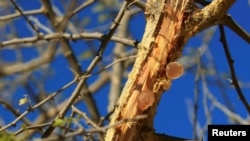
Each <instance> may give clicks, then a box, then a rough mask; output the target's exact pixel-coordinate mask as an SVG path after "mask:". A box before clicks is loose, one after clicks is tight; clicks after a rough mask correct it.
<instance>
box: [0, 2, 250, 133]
mask: <svg viewBox="0 0 250 141" xmlns="http://www.w3.org/2000/svg"><path fill="white" fill-rule="evenodd" d="M54 2H55V1H54ZM18 3H19V4H20V6H21V7H22V8H23V9H25V10H31V9H36V8H39V6H40V3H39V2H37V1H32V2H31V1H29V2H28V1H24V0H18ZM59 9H62V7H61V6H59ZM248 13H250V7H249V4H248V2H247V1H243V0H239V1H236V3H235V4H234V5H233V7H232V8H231V9H230V11H229V14H230V15H231V16H232V17H233V19H234V20H235V21H236V22H237V23H238V24H239V25H241V26H242V27H243V28H244V29H245V30H246V31H250V26H249V25H250V18H249V14H248ZM80 16H83V17H85V16H89V17H90V18H91V20H92V22H93V23H96V24H89V25H86V27H85V28H86V29H87V30H88V29H92V28H93V27H96V26H102V25H104V24H107V23H99V25H98V22H95V21H96V20H97V18H96V15H95V14H91V8H87V9H86V10H84V11H82V12H81V13H80ZM37 17H38V18H39V20H41V22H44V23H46V18H45V17H44V16H39V15H38V16H37ZM14 23H15V25H16V27H17V31H18V37H29V36H31V33H30V32H27V30H23V29H22V27H23V26H26V27H27V24H25V21H23V20H22V19H18V20H16V21H15V22H14ZM144 27H145V19H144V17H143V13H142V12H141V13H139V14H137V15H135V17H134V18H133V19H132V21H131V23H130V25H129V28H130V30H131V31H132V32H131V38H134V39H136V40H140V39H141V37H142V35H143V32H144ZM77 28H81V27H77ZM212 30H215V32H214V34H213V36H212V38H211V40H210V41H209V43H208V49H209V51H210V55H211V56H212V58H213V61H209V60H208V58H207V57H206V55H204V56H202V57H201V61H202V63H203V65H204V67H208V69H209V66H208V65H209V64H210V63H214V65H215V66H216V68H217V69H218V70H217V72H216V74H213V75H210V76H208V77H207V79H208V80H210V81H209V82H208V85H209V90H210V91H211V93H212V94H213V95H214V96H215V97H216V98H217V99H218V100H220V101H221V102H222V103H223V100H222V95H221V89H224V90H225V92H226V95H227V96H228V97H229V99H230V101H231V103H232V105H233V106H234V108H235V110H236V111H237V113H238V114H240V115H241V116H242V117H243V118H246V117H247V111H246V110H245V107H244V106H243V104H242V103H241V101H240V100H239V99H238V96H237V93H236V91H235V89H234V88H233V87H232V86H230V83H229V81H228V79H230V71H229V67H228V64H227V60H226V57H225V53H224V51H223V47H222V44H221V42H220V41H219V39H220V35H219V31H218V28H217V27H213V28H212ZM225 31H226V36H227V40H228V44H229V47H230V51H231V55H232V57H233V59H234V61H235V62H234V67H235V70H236V74H237V77H238V80H239V82H242V83H243V84H248V85H249V81H250V73H249V72H250V65H249V63H248V61H247V60H249V58H250V56H249V53H250V47H249V44H248V43H246V42H245V41H244V40H243V39H241V38H240V37H239V36H238V35H236V34H235V33H234V32H232V31H231V30H229V29H228V28H227V27H226V28H225ZM205 35H206V33H205V32H202V33H199V34H198V35H196V36H195V37H193V38H192V39H190V40H189V41H188V43H187V44H186V46H185V48H184V51H183V57H190V56H192V55H194V54H190V52H191V51H194V52H195V51H197V49H198V48H200V46H201V43H202V39H203V37H204V36H205ZM98 44H99V42H98V41H97V42H96V46H97V47H98ZM71 45H72V46H73V49H74V51H75V53H76V54H77V55H80V54H81V53H82V52H83V51H86V48H87V47H86V46H87V44H86V43H85V42H84V41H82V42H76V43H74V42H71ZM112 45H113V44H112V43H111V44H109V46H108V48H107V50H106V51H105V55H110V53H109V51H110V49H112ZM128 48H130V47H128ZM96 49H97V48H96ZM22 52H23V53H24V54H25V58H24V60H25V61H26V60H30V59H31V58H35V57H36V56H37V53H36V51H35V50H34V49H33V50H32V49H22ZM0 53H1V56H2V58H4V59H5V60H8V61H10V62H11V61H13V60H14V54H13V52H12V51H11V50H3V51H1V52H0ZM90 61H91V58H89V59H85V60H83V61H81V63H82V64H81V65H82V68H83V70H84V69H86V67H87V66H88V65H89V63H90ZM104 63H106V64H107V62H104ZM67 65H68V64H67V63H66V60H65V59H64V58H63V56H62V55H59V56H58V57H56V58H55V60H54V61H53V63H52V64H51V66H50V67H51V68H53V69H55V70H56V71H55V74H53V75H52V76H51V78H49V79H48V80H46V81H45V82H46V84H45V85H44V86H45V89H46V90H47V91H49V92H51V93H52V92H55V91H56V90H58V89H59V88H60V87H62V86H63V85H65V84H66V83H68V82H69V81H71V80H72V79H73V76H72V73H71V71H70V70H69V69H68V67H67ZM58 70H60V71H58ZM195 72H196V66H193V67H192V69H188V70H186V71H185V74H184V75H183V76H182V77H181V78H179V79H177V80H174V81H173V84H172V87H171V89H170V90H169V91H167V92H165V93H164V94H163V96H162V99H161V102H160V104H159V108H158V110H157V114H156V118H155V123H154V125H155V130H156V131H157V132H158V133H166V134H169V135H173V136H179V137H185V138H192V136H193V131H192V129H193V127H192V124H191V119H190V113H189V112H192V107H190V104H192V102H193V101H194V93H195V87H196V86H195V85H196V84H195ZM36 75H42V74H39V73H38V74H36ZM62 76H63V77H62ZM215 77H217V78H218V79H219V80H220V81H221V82H222V83H223V87H219V86H218V85H217V84H216V83H215V81H214V80H215ZM38 78H39V77H38ZM9 79H10V80H11V79H13V78H9ZM95 79H98V77H97V76H93V77H90V78H89V79H88V82H89V83H90V82H92V81H93V80H95ZM74 86H75V85H74ZM74 86H72V87H70V88H69V89H67V90H66V91H64V92H63V95H62V96H67V95H69V94H71V93H72V91H73V89H74ZM199 86H200V87H201V86H202V83H200V84H199ZM249 90H250V89H249V87H242V91H243V93H244V94H245V96H246V98H247V99H248V101H250V95H249V94H248V93H249ZM108 92H109V85H108V84H107V85H106V86H105V87H103V89H102V90H100V91H98V92H97V94H95V99H96V102H97V103H98V104H97V105H98V108H100V110H101V115H102V116H105V115H106V109H107V108H106V105H107V102H108V100H107V95H106V94H107V93H108ZM2 93H4V92H2ZM25 93H27V92H26V91H25V90H24V89H23V88H22V87H19V88H17V90H16V91H14V92H13V93H11V94H13V95H14V97H13V98H10V100H11V101H12V103H13V104H14V105H16V107H18V100H19V99H20V98H22V97H23V95H24V94H25ZM202 97H203V94H202V92H201V93H200V95H199V98H198V99H199V101H198V104H199V108H198V121H199V123H200V124H201V126H205V125H204V124H205V123H206V117H205V115H204V110H203V107H202V102H203V101H202V100H203V99H202ZM80 107H81V109H82V110H83V111H84V110H86V107H85V106H84V105H83V104H81V105H80ZM18 108H19V110H20V111H24V110H25V109H26V108H25V107H18ZM0 112H1V113H3V114H1V117H2V118H3V119H4V122H5V124H6V123H8V122H11V121H12V120H13V119H14V117H13V115H12V114H10V113H9V112H7V111H6V109H5V108H3V107H2V106H0ZM36 114H37V113H36V112H35V113H33V115H36ZM191 114H192V113H191ZM33 115H32V113H31V114H29V117H31V118H34V116H33ZM212 117H213V118H212V123H214V124H229V123H230V121H229V120H228V118H227V117H226V116H225V114H224V113H222V112H221V111H220V110H218V109H215V110H214V111H213V113H212ZM0 123H1V122H0Z"/></svg>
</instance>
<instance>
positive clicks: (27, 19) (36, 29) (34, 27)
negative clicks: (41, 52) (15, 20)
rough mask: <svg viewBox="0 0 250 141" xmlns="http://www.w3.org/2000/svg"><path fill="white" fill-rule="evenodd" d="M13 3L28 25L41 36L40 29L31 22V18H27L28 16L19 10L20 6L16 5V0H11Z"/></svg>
mask: <svg viewBox="0 0 250 141" xmlns="http://www.w3.org/2000/svg"><path fill="white" fill-rule="evenodd" d="M10 1H11V3H12V4H13V6H14V7H15V9H16V10H17V11H18V12H20V14H21V15H22V17H23V18H24V19H25V20H26V21H27V22H28V24H29V25H30V26H31V27H32V28H33V29H34V30H35V31H36V33H37V36H40V33H41V32H40V31H39V29H38V28H37V27H36V26H35V25H34V24H33V23H32V22H31V21H30V20H29V18H27V16H25V15H24V14H23V11H22V10H21V9H20V8H19V6H18V5H17V4H16V2H14V0H10Z"/></svg>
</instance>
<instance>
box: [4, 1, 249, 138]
mask: <svg viewBox="0 0 250 141" xmlns="http://www.w3.org/2000/svg"><path fill="white" fill-rule="evenodd" d="M22 2H24V1H14V0H10V1H1V3H0V4H1V7H3V8H2V9H3V10H2V12H1V13H2V14H1V16H0V22H1V30H2V33H3V34H2V35H4V36H1V42H0V47H1V68H0V76H1V87H0V89H1V93H2V94H1V95H0V96H1V99H0V102H1V106H3V107H5V109H7V110H8V112H10V113H12V114H13V115H14V116H15V117H14V118H13V119H11V121H8V120H7V119H4V118H2V120H3V121H4V124H2V125H1V129H0V131H1V136H0V137H1V138H5V140H7V139H8V140H11V139H13V140H14V139H17V138H18V140H20V139H21V140H26V139H31V138H34V137H39V138H43V140H59V139H72V138H73V139H76V140H77V139H81V138H84V139H85V140H107V141H110V140H119V141H122V140H173V141H174V140H175V141H179V140H185V139H182V138H178V137H172V136H168V135H162V134H157V133H155V131H154V128H153V120H154V116H155V114H156V110H157V105H158V103H159V102H160V99H161V96H162V93H163V92H164V91H167V90H168V89H169V88H170V87H171V83H172V80H173V79H175V78H178V77H179V76H180V75H181V74H182V71H183V66H184V68H185V70H187V71H188V70H189V69H190V68H193V67H194V66H197V69H196V71H195V82H196V83H195V84H196V89H195V93H194V101H195V102H194V113H193V117H194V118H193V127H194V128H193V130H194V131H193V132H194V137H193V138H194V139H201V138H202V137H203V136H204V134H205V132H206V128H204V130H203V131H201V132H200V131H198V130H197V124H198V120H199V119H198V118H197V114H198V113H197V105H198V100H197V97H198V94H199V93H202V94H203V95H204V97H205V98H204V99H205V100H204V103H203V105H202V106H203V108H204V109H205V111H206V118H207V122H206V124H205V127H206V125H207V124H210V123H211V117H212V114H210V113H211V109H210V106H211V105H212V106H214V107H217V108H218V109H220V110H221V111H222V112H224V113H225V114H226V115H227V116H228V118H229V119H232V120H233V121H234V122H236V123H241V124H246V123H248V122H247V120H245V119H243V118H241V117H240V116H239V115H238V114H237V113H236V112H232V109H231V108H230V105H231V103H229V104H225V105H223V104H221V102H219V101H218V100H217V99H216V97H215V96H214V95H213V94H212V93H211V92H210V91H209V89H208V86H209V84H207V75H208V73H206V71H207V69H205V68H204V67H203V66H202V61H201V59H200V58H202V57H203V55H204V54H205V52H208V48H207V44H208V42H209V39H210V38H211V37H212V34H211V30H207V32H206V38H205V37H204V40H203V46H201V47H200V48H199V49H198V50H197V52H196V55H195V56H194V57H190V56H188V57H189V59H193V60H194V61H193V62H192V63H190V62H187V61H185V59H183V60H184V61H182V63H183V65H181V63H180V62H177V59H179V58H180V57H181V56H182V52H183V47H184V46H185V44H186V43H187V41H188V40H189V39H190V38H191V37H193V36H195V35H196V34H197V33H199V32H201V31H203V30H204V29H207V28H209V27H211V26H215V25H218V26H219V31H220V34H221V42H222V46H223V47H224V49H225V53H226V57H227V60H228V62H229V68H230V72H231V79H230V80H231V83H232V85H234V87H235V89H236V91H237V94H238V96H239V98H240V100H241V101H242V104H243V105H244V107H245V108H246V111H247V112H248V113H250V106H249V104H248V102H247V100H246V98H245V96H244V94H243V92H242V91H241V87H240V85H239V83H238V79H237V76H236V73H235V70H234V66H233V61H232V58H231V55H230V50H229V47H228V44H227V40H226V37H225V33H224V27H223V26H227V27H229V28H230V29H232V31H234V32H235V33H237V34H238V35H239V36H240V37H241V38H242V39H244V40H245V41H246V42H248V43H249V42H250V38H249V35H248V33H247V32H245V31H244V30H243V29H242V28H241V27H240V26H239V25H238V24H236V22H235V21H234V20H233V18H232V17H230V16H229V15H228V14H227V13H228V10H229V8H230V7H231V6H232V5H233V4H234V2H235V0H213V1H211V2H207V1H204V0H195V1H193V0H147V1H133V0H127V1H116V0H101V1H95V0H88V1H81V0H79V1H77V0H72V1H49V0H41V1H39V2H36V3H35V4H34V8H33V7H32V9H31V10H30V9H27V6H25V4H24V3H22ZM37 5H38V8H35V7H36V6H37ZM90 9H92V10H93V11H92V12H93V14H95V16H96V17H97V19H99V23H100V24H96V23H95V22H97V19H94V18H93V16H89V15H88V14H86V12H89V10H90ZM142 13H143V14H142ZM138 14H141V15H144V16H145V19H146V22H145V23H146V26H145V30H144V33H143V37H142V39H141V40H135V39H132V38H131V36H133V34H135V33H133V31H129V24H130V23H131V21H132V19H133V18H134V16H135V15H138ZM18 19H20V21H21V22H22V23H25V24H26V25H25V26H21V25H20V24H22V23H21V22H20V23H18ZM112 20H113V22H112V23H111V24H110V21H112ZM88 22H89V23H90V24H92V27H91V26H90V27H91V28H92V29H90V28H87V27H88ZM100 25H102V26H100ZM21 32H24V33H21ZM98 41H99V42H98ZM111 41H112V42H114V43H115V44H113V45H110V44H109V42H111ZM97 42H98V43H99V44H98V43H97ZM110 46H113V47H112V49H109V48H110ZM128 46H129V47H128ZM83 47H84V49H83ZM79 48H81V49H79ZM107 52H108V53H107ZM10 54H12V55H13V56H14V57H8V56H6V55H10ZM31 54H32V55H31ZM183 56H184V57H185V54H184V55H183ZM60 59H63V61H58V60H60ZM57 61H58V62H60V63H62V62H63V64H57V65H55V64H56V63H57ZM108 63H109V64H108ZM131 67H132V70H131V71H130V68H131ZM65 69H66V70H67V71H63V73H60V72H61V71H62V70H65ZM212 70H213V71H216V69H212ZM129 71H130V72H129ZM190 72H191V71H190ZM128 73H129V75H127V74H128ZM58 74H59V80H56V78H55V76H56V75H58ZM66 76H67V77H69V81H70V82H64V86H62V85H61V86H58V89H57V90H55V89H52V92H51V87H49V90H47V88H46V87H48V86H47V85H54V86H57V84H56V83H57V82H58V81H65V80H64V78H65V79H66ZM127 76H128V77H127ZM51 79H52V80H53V79H55V80H54V81H52V80H51ZM123 80H127V81H126V84H123ZM50 81H52V82H53V83H50ZM199 83H202V92H199V88H200V87H201V86H199ZM105 85H106V86H105ZM123 85H124V86H123ZM104 86H105V87H109V89H110V91H109V92H108V91H107V92H105V93H106V95H105V96H106V97H108V99H109V101H108V105H107V109H108V113H107V115H106V116H103V115H101V114H100V113H101V112H102V110H105V109H103V108H100V107H98V103H97V102H96V101H95V99H94V95H95V93H98V91H100V90H101V91H103V90H102V89H105V87H104ZM180 87H181V86H180ZM218 87H221V86H219V83H218ZM20 88H21V89H22V90H23V91H25V92H26V93H27V95H22V97H20V96H17V94H16V93H23V91H21V92H20V90H19V89H20ZM23 94H24V93H23ZM15 96H17V97H18V98H15ZM102 97H103V96H102ZM17 101H18V102H19V103H18V102H17ZM207 101H209V102H211V104H208V102H207ZM83 104H84V106H83ZM20 107H21V108H26V110H23V111H18V110H17V109H20ZM82 107H85V110H81V109H80V108H82ZM32 113H33V117H29V115H31V114H32ZM34 113H35V114H34ZM86 113H87V114H86ZM166 134H167V133H166Z"/></svg>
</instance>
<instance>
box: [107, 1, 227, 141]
mask: <svg viewBox="0 0 250 141" xmlns="http://www.w3.org/2000/svg"><path fill="white" fill-rule="evenodd" d="M228 8H229V7H228ZM199 12H201V11H200V10H199V9H198V8H197V7H195V5H194V3H193V0H148V1H147V3H146V11H145V15H146V20H147V24H146V28H145V32H144V36H143V39H142V41H141V43H140V45H139V50H138V55H137V58H136V61H135V64H134V67H133V69H132V71H131V73H130V75H129V77H128V81H127V83H126V85H125V87H124V89H123V92H122V94H121V97H120V99H119V101H118V104H117V105H118V106H117V107H116V109H115V111H114V113H113V115H112V118H111V122H110V125H111V126H112V125H115V124H116V123H118V122H119V121H124V120H125V121H126V122H122V123H121V124H119V125H117V126H115V127H113V128H110V129H108V131H107V134H106V139H105V140H106V141H138V140H142V141H153V140H159V139H160V137H159V136H158V135H157V134H155V133H154V129H153V119H154V115H155V113H156V109H157V105H158V103H159V101H160V98H161V95H162V93H163V91H164V90H168V89H169V88H170V86H171V79H170V78H168V77H167V75H166V66H167V65H168V64H169V63H171V62H174V61H176V59H178V58H179V57H180V56H181V53H182V48H183V46H184V44H185V43H186V41H187V40H188V39H189V38H190V37H191V36H193V35H195V34H196V33H197V32H199V31H201V30H202V29H204V27H208V26H211V25H214V24H215V20H208V21H209V22H210V23H206V24H207V25H206V24H203V23H201V24H198V22H199V21H203V20H202V18H203V17H202V16H204V15H201V17H198V18H201V19H197V16H198V15H199ZM206 12H207V11H206ZM225 13H226V12H225ZM193 16H196V17H195V18H194V17H193ZM192 27H195V29H192ZM140 115H146V118H143V119H141V118H139V117H140ZM169 139H171V140H172V141H180V140H184V139H180V138H169Z"/></svg>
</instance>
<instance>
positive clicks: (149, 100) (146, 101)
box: [137, 90, 155, 111]
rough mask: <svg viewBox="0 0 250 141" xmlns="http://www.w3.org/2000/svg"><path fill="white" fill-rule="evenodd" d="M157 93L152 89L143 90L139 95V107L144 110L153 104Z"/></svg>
mask: <svg viewBox="0 0 250 141" xmlns="http://www.w3.org/2000/svg"><path fill="white" fill-rule="evenodd" d="M154 101H155V95H154V93H153V92H152V91H151V90H143V91H142V92H141V93H140V94H139V96H138V97H137V108H138V109H140V110H142V111H144V110H146V109H148V108H149V107H150V106H152V105H153V103H154Z"/></svg>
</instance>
